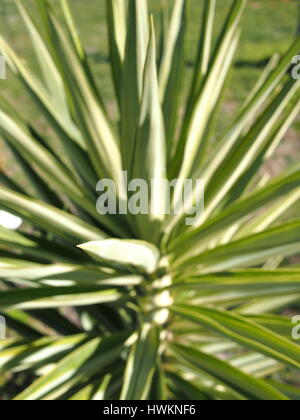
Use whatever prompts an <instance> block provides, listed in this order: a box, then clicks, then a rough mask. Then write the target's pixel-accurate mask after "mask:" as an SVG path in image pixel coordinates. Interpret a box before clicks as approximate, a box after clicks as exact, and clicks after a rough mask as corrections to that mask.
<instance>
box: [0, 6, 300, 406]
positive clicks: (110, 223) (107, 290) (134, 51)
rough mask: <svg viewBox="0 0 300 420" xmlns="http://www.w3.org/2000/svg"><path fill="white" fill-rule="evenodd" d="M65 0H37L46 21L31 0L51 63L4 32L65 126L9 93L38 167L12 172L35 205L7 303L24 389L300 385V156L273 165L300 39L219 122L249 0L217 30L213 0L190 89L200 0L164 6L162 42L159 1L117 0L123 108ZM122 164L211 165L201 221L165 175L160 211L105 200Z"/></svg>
mask: <svg viewBox="0 0 300 420" xmlns="http://www.w3.org/2000/svg"><path fill="white" fill-rule="evenodd" d="M60 2H61V6H62V12H63V13H62V15H60V14H59V16H57V12H56V11H55V10H54V9H53V8H52V2H51V1H49V0H36V4H37V10H38V12H39V21H38V23H36V22H34V20H33V18H32V16H31V15H30V13H29V11H28V10H27V9H26V8H25V6H24V4H23V3H22V2H21V1H17V5H18V7H19V10H20V13H21V15H22V17H23V19H24V22H25V24H26V26H27V30H28V32H29V34H30V36H31V39H32V43H33V47H34V50H35V53H36V57H37V61H38V64H39V67H40V71H39V72H38V75H37V73H35V72H33V71H32V70H31V69H30V66H29V65H28V64H27V63H25V62H24V61H23V60H21V59H20V58H19V56H18V55H17V54H16V53H14V51H13V50H12V49H11V47H10V46H9V44H8V43H7V42H6V41H5V40H4V39H3V38H1V41H0V50H1V51H2V53H3V54H4V55H5V57H6V59H7V62H8V64H9V66H10V68H11V70H12V71H13V72H14V73H15V75H16V76H17V77H18V79H19V80H20V82H21V83H22V84H23V87H24V89H25V90H26V91H27V93H28V94H29V96H30V97H31V99H32V100H33V102H34V104H35V105H36V109H37V111H36V112H37V113H39V115H40V114H42V115H43V117H44V118H45V119H46V120H47V121H48V124H49V127H50V128H51V129H50V130H47V133H42V132H39V129H38V127H35V122H34V121H25V120H24V117H23V115H22V114H23V112H22V109H11V108H10V107H9V105H8V104H6V103H4V102H2V105H1V111H0V130H1V135H2V138H3V140H4V141H5V143H6V144H7V146H8V147H9V148H10V150H11V151H12V153H13V155H14V157H15V160H16V161H17V162H18V163H19V165H20V167H21V169H22V171H23V174H24V178H25V179H26V180H27V181H26V182H25V183H21V184H20V183H18V182H17V181H16V180H15V179H13V178H12V177H11V176H8V175H7V174H4V173H2V174H1V181H2V186H1V188H0V203H1V204H0V206H1V208H2V209H4V210H6V211H9V212H11V213H13V214H15V215H18V216H21V217H22V219H23V220H24V223H23V226H22V228H21V229H19V231H17V232H11V231H8V230H6V229H1V231H0V238H1V251H0V252H1V264H0V276H1V292H0V308H1V311H2V313H3V314H4V315H5V317H6V320H7V323H8V325H9V327H10V328H11V329H12V330H14V331H15V332H16V335H15V336H16V337H19V338H13V339H10V340H7V341H3V342H1V343H0V346H1V351H0V361H1V374H2V375H7V374H14V373H16V372H18V373H19V372H25V373H26V377H27V378H33V379H32V384H31V385H30V386H29V387H28V388H27V389H25V390H24V391H22V392H21V394H19V395H18V396H16V399H19V400H29V399H33V400H38V399H48V400H54V399H83V400H85V399H118V398H121V399H145V398H151V399H153V398H155V399H199V400H201V399H213V400H214V399H221V400H222V399H224V400H226V399H238V400H239V399H242V400H244V399H251V400H252V399H258V400H269V399H271V400H272V399H274V400H282V399H288V398H291V399H297V398H299V394H300V392H299V390H297V389H296V388H293V387H292V386H287V385H286V384H284V383H283V382H280V377H281V376H280V372H281V371H283V370H285V369H291V370H292V372H296V370H297V369H299V367H300V351H299V346H298V345H297V343H296V342H295V341H293V340H292V338H291V330H292V327H293V325H292V323H291V321H290V320H289V319H287V318H285V317H283V316H280V315H278V314H279V313H280V311H281V309H282V308H285V307H288V306H289V305H291V304H292V303H294V302H298V301H299V300H300V270H299V268H297V266H293V265H292V262H291V260H290V259H288V257H290V256H292V255H295V254H297V253H298V252H299V251H300V219H295V220H293V221H289V222H284V223H283V222H282V220H283V219H282V215H283V214H284V213H285V212H286V211H287V210H288V209H290V208H292V207H293V205H294V204H295V203H296V202H297V201H298V200H299V198H300V188H299V185H300V165H299V163H298V164H296V165H294V166H292V167H290V168H289V169H288V170H286V171H284V172H283V173H281V174H280V175H279V176H276V177H275V178H273V179H270V177H268V176H266V175H265V176H263V177H262V176H261V173H262V172H261V171H260V168H261V167H262V166H263V165H264V163H265V162H266V161H267V160H268V159H269V158H270V157H271V156H272V153H273V152H274V150H275V149H276V147H277V146H278V144H279V143H280V141H281V140H282V139H283V138H284V136H285V133H286V131H287V129H288V127H289V126H290V124H291V123H292V121H293V119H294V118H295V117H296V116H297V113H298V111H299V87H300V82H299V81H296V80H293V79H292V78H291V77H290V76H287V69H288V68H289V66H290V63H291V60H292V57H293V56H294V55H296V54H297V53H298V51H299V50H300V41H299V40H297V41H296V42H295V43H294V44H293V45H292V46H291V48H290V50H289V51H288V52H287V53H286V55H284V56H282V57H281V58H280V57H278V56H274V57H273V58H272V59H271V61H270V63H269V64H268V66H267V67H266V69H265V70H264V71H263V73H262V75H261V77H260V79H259V80H258V82H257V84H256V86H255V87H254V89H253V91H252V92H251V93H250V95H249V97H248V99H247V101H246V102H245V104H244V105H243V107H241V109H240V110H239V112H238V114H237V116H236V117H235V118H234V119H233V121H232V123H231V124H230V126H229V127H228V129H227V130H226V131H225V132H223V133H221V135H219V136H216V135H215V133H214V131H213V129H214V120H215V116H216V113H217V112H218V109H219V107H218V105H219V104H220V102H221V99H222V96H223V95H222V94H223V91H224V86H225V82H226V80H227V76H228V73H229V70H230V68H231V66H232V63H233V60H234V54H235V51H236V47H237V44H238V38H239V32H240V20H241V16H242V12H243V9H244V7H245V3H246V1H244V0H234V1H233V3H232V7H231V9H230V11H229V15H228V17H227V19H226V21H225V25H224V28H223V30H222V32H221V35H220V37H219V39H218V41H217V43H216V45H215V44H214V43H213V42H212V31H213V23H214V11H215V6H216V4H215V3H216V1H215V0H207V1H205V2H204V3H205V6H204V15H203V21H202V23H201V33H200V37H199V43H198V55H197V58H196V63H195V66H194V69H193V75H192V80H191V83H190V88H189V91H188V95H182V92H183V91H185V92H186V84H184V81H186V77H185V71H186V67H185V58H184V57H185V56H184V46H185V35H186V32H187V24H188V19H187V12H186V8H187V4H186V3H187V2H186V1H185V0H176V1H175V2H174V5H173V11H172V13H171V15H170V19H169V20H168V19H163V25H162V33H161V42H160V44H161V48H160V54H158V53H156V47H155V30H154V25H153V19H150V18H149V12H148V8H147V1H146V0H128V2H127V1H126V0H107V2H106V6H107V26H108V34H109V46H110V66H111V71H112V79H113V82H114V86H115V93H116V104H117V108H118V117H116V118H112V116H111V115H110V113H109V112H108V110H107V106H106V104H105V103H104V101H103V100H102V97H101V80H95V77H94V76H93V73H92V71H91V68H90V66H89V62H88V57H87V54H86V53H85V50H84V47H83V45H82V43H81V40H80V37H79V36H78V32H77V31H76V27H75V24H74V22H73V19H72V15H71V12H70V9H69V7H68V4H67V2H66V0H61V1H60ZM170 3H172V4H173V2H170ZM212 45H215V47H212ZM158 56H159V57H158ZM99 86H100V89H99ZM122 170H123V171H125V170H126V171H128V174H129V175H130V177H131V178H141V179H144V180H146V181H147V182H150V180H152V179H156V180H160V179H163V178H167V177H168V179H170V180H172V179H179V180H185V179H194V180H196V179H202V180H204V183H205V211H204V214H202V215H201V218H200V217H199V218H198V219H197V223H196V224H194V225H192V226H187V225H186V210H187V209H186V208H182V209H181V212H180V213H179V214H170V215H164V213H165V212H164V203H165V198H166V197H165V196H164V195H163V193H162V190H161V189H160V188H156V189H155V194H154V195H153V196H152V204H153V211H152V212H151V213H150V214H149V215H136V216H133V215H110V214H108V215H105V216H103V215H101V214H98V213H97V211H96V200H97V193H96V184H97V181H98V180H99V179H104V178H106V179H112V180H115V181H117V178H118V177H119V173H120V172H121V171H122ZM180 185H181V184H180V183H178V184H177V186H176V188H175V192H174V195H173V205H175V202H176V197H178V194H180V192H181V190H180V188H181V187H180ZM123 194H124V191H122V189H119V190H118V196H117V197H118V201H122V200H124V196H123ZM190 198H191V200H190V205H191V207H192V206H193V205H194V199H196V198H197V197H194V196H192V197H190ZM123 204H124V203H123ZM83 243H84V244H83ZM80 244H83V245H80ZM78 245H80V246H79V248H78ZM278 372H279V374H278ZM275 373H276V375H275V376H274V374H275Z"/></svg>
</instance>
